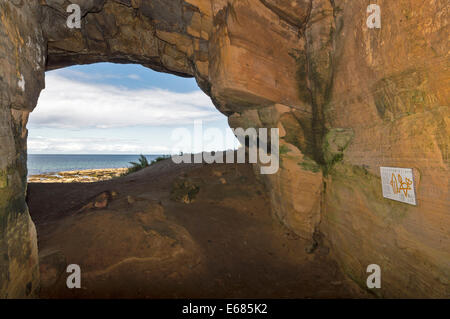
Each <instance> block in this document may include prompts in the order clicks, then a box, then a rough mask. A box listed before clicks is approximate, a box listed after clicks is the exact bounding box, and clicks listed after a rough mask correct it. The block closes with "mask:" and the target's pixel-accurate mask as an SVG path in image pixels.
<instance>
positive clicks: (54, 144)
mask: <svg viewBox="0 0 450 319" xmlns="http://www.w3.org/2000/svg"><path fill="white" fill-rule="evenodd" d="M28 152H29V153H30V154H38V153H49V154H55V153H65V154H118V153H122V154H141V153H143V154H169V153H170V148H169V147H167V146H162V145H148V144H144V143H142V142H140V141H138V140H135V139H127V138H87V137H81V138H48V137H42V136H37V137H30V138H29V139H28Z"/></svg>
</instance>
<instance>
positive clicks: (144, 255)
mask: <svg viewBox="0 0 450 319" xmlns="http://www.w3.org/2000/svg"><path fill="white" fill-rule="evenodd" d="M174 182H175V183H174ZM174 184H176V185H178V186H176V187H175V188H176V190H175V193H174V194H175V195H173V194H172V195H171V192H172V191H173V189H174ZM183 187H185V188H183ZM195 187H199V192H198V194H196V195H195ZM193 190H194V191H193ZM103 192H106V193H103ZM183 192H185V194H186V195H187V196H184V197H183ZM102 193H103V195H100V196H98V195H99V194H102ZM189 196H190V197H195V200H194V201H193V202H192V203H186V202H189V199H188V198H189ZM96 197H97V199H95V198H96ZM175 197H177V198H178V199H180V200H178V201H175V200H173V199H174V198H175ZM106 203H107V204H108V205H107V206H106V207H105V205H106ZM28 204H29V207H30V212H31V215H32V218H33V220H34V222H35V223H36V226H37V230H38V240H39V252H40V268H41V294H40V296H41V297H42V298H73V297H75V298H98V297H100V298H123V297H125V298H172V297H177V298H178V297H187V298H200V297H201V298H206V297H209V298H216V297H217V298H235V297H243V298H316V297H325V298H335V297H338V298H344V297H350V298H354V297H356V298H357V297H367V296H368V295H367V294H366V292H364V291H362V290H360V289H359V287H357V286H356V285H355V284H354V283H353V282H351V281H349V280H348V279H346V278H345V277H344V276H343V275H342V273H341V272H340V271H339V270H338V268H337V266H336V264H335V263H334V262H333V261H332V260H331V259H330V257H329V256H328V250H327V249H326V248H325V247H319V248H318V249H316V250H315V251H314V253H312V254H307V253H306V252H305V248H306V246H307V243H306V242H305V241H303V240H302V239H300V238H298V237H297V236H295V235H294V234H293V233H292V232H290V231H288V230H287V229H285V228H284V227H283V226H281V225H280V224H279V223H278V222H277V221H276V220H275V219H274V218H273V217H272V216H271V212H270V205H269V202H268V198H267V195H266V193H265V191H264V187H263V186H262V185H261V184H259V182H257V180H256V178H255V175H254V174H253V171H252V168H251V166H250V165H243V164H240V165H219V164H214V165H201V164H200V165H187V164H184V165H175V164H173V163H172V161H170V160H167V161H163V162H160V163H157V164H155V165H153V166H151V167H149V168H147V169H145V170H143V171H140V172H138V173H135V174H133V175H129V176H127V177H122V178H119V179H115V180H111V181H107V182H100V183H93V184H76V183H73V184H30V185H29V190H28ZM83 206H84V207H83ZM95 206H97V207H95ZM67 264H79V265H80V267H81V271H82V289H73V290H69V289H67V288H66V286H65V281H66V278H67V275H68V274H66V273H65V267H66V266H67Z"/></svg>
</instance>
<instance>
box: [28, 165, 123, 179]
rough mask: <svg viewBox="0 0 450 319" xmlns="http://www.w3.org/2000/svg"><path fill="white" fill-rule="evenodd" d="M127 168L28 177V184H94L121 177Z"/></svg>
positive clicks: (75, 171)
mask: <svg viewBox="0 0 450 319" xmlns="http://www.w3.org/2000/svg"><path fill="white" fill-rule="evenodd" d="M127 171H128V168H126V167H125V168H99V169H84V170H73V171H62V172H56V173H53V172H52V173H44V174H36V175H30V176H28V178H27V180H28V183H95V182H100V181H107V180H111V179H113V178H116V177H120V176H122V175H123V174H124V173H126V172H127Z"/></svg>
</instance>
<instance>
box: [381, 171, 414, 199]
mask: <svg viewBox="0 0 450 319" xmlns="http://www.w3.org/2000/svg"><path fill="white" fill-rule="evenodd" d="M380 173H381V185H382V187H383V197H385V198H389V199H392V200H396V201H399V202H403V203H407V204H411V205H417V203H416V193H415V188H414V176H413V170H412V169H411V168H398V167H380Z"/></svg>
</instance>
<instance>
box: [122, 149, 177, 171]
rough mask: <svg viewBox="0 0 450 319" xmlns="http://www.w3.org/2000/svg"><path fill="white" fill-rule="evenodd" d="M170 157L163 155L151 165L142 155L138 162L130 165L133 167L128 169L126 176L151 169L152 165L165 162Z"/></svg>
mask: <svg viewBox="0 0 450 319" xmlns="http://www.w3.org/2000/svg"><path fill="white" fill-rule="evenodd" d="M169 157H170V156H169V155H163V156H160V157H158V158H156V159H154V160H153V161H152V162H151V163H149V162H148V160H147V158H146V157H145V156H144V155H142V154H141V156H140V157H139V160H138V162H130V164H131V165H132V166H131V167H129V168H128V171H127V172H126V173H125V174H124V175H128V174H131V173H135V172H137V171H140V170H141V169H144V168H146V167H149V166H150V165H152V164H155V163H158V162H161V161H164V160H166V159H168V158H169Z"/></svg>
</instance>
